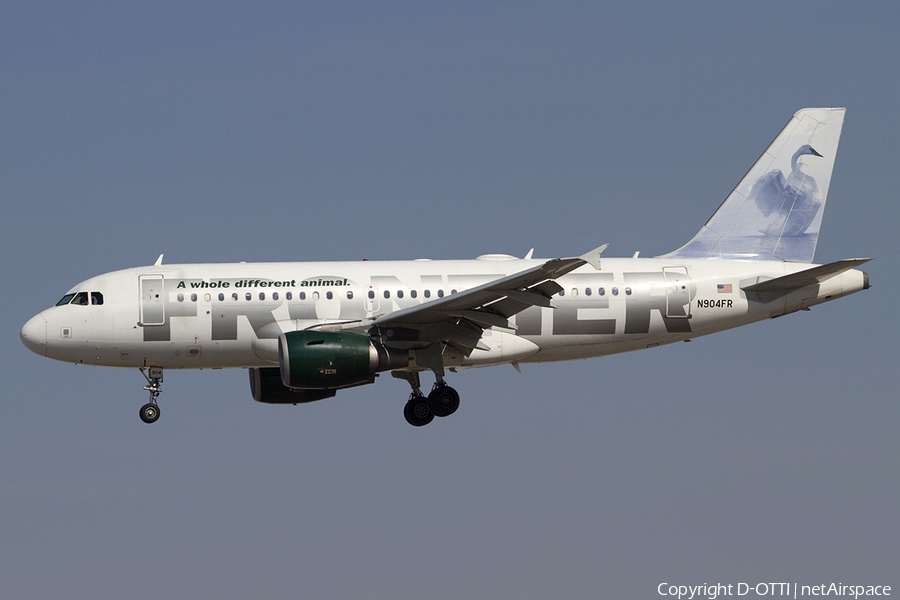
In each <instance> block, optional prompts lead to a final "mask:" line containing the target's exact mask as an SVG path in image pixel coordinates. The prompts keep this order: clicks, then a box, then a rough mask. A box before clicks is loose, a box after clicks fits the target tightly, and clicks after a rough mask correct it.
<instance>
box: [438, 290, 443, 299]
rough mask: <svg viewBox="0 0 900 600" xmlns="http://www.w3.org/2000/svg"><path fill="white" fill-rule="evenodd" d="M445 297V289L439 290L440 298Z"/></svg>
mask: <svg viewBox="0 0 900 600" xmlns="http://www.w3.org/2000/svg"><path fill="white" fill-rule="evenodd" d="M443 297H444V290H438V298H443Z"/></svg>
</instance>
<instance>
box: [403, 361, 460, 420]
mask: <svg viewBox="0 0 900 600" xmlns="http://www.w3.org/2000/svg"><path fill="white" fill-rule="evenodd" d="M395 373H396V372H395ZM397 377H400V378H402V379H406V381H408V382H409V385H410V386H411V387H412V393H411V394H410V395H409V401H408V402H407V403H406V406H404V407H403V416H404V417H406V422H407V423H409V424H410V425H412V426H413V427H422V426H423V425H428V424H429V423H431V422H432V421H433V420H434V418H435V417H449V416H450V415H452V414H453V413H455V412H456V409H457V408H459V394H458V393H457V392H456V390H454V389H453V388H452V387H450V386H449V385H447V384H446V383H444V379H443V378H440V379H438V380H437V381H436V382H435V383H434V387H433V388H432V389H431V393H429V394H428V395H427V396H426V395H425V394H423V393H422V390H421V388H420V387H419V374H418V373H398V374H397Z"/></svg>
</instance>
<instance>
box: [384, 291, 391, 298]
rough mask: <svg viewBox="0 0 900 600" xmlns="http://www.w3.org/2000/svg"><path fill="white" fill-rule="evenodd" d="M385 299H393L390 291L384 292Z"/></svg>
mask: <svg viewBox="0 0 900 600" xmlns="http://www.w3.org/2000/svg"><path fill="white" fill-rule="evenodd" d="M384 297H385V298H390V297H391V292H390V291H389V290H384Z"/></svg>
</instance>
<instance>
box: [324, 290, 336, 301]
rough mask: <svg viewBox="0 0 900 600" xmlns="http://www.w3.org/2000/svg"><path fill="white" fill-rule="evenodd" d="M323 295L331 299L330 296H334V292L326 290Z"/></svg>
mask: <svg viewBox="0 0 900 600" xmlns="http://www.w3.org/2000/svg"><path fill="white" fill-rule="evenodd" d="M325 297H326V298H328V299H329V300H331V299H332V298H334V294H332V293H331V292H330V291H328V292H325Z"/></svg>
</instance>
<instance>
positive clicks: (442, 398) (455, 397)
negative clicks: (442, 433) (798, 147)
mask: <svg viewBox="0 0 900 600" xmlns="http://www.w3.org/2000/svg"><path fill="white" fill-rule="evenodd" d="M428 406H429V407H430V408H431V412H433V413H434V416H436V417H448V416H450V415H452V414H453V413H455V412H456V409H457V408H459V394H458V393H457V392H456V390H454V389H453V388H452V387H450V386H449V385H441V386H438V387H436V388H434V389H433V390H431V393H430V394H428Z"/></svg>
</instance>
